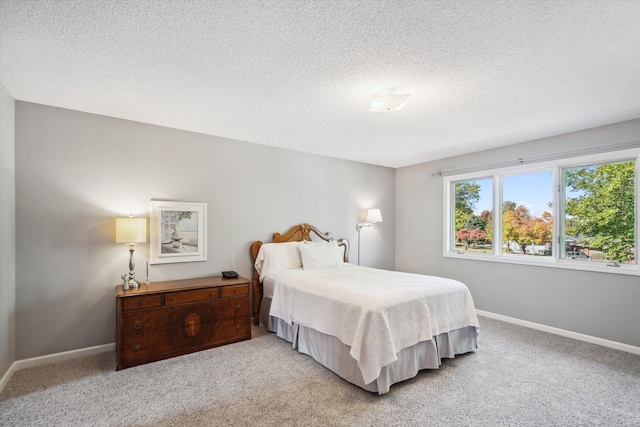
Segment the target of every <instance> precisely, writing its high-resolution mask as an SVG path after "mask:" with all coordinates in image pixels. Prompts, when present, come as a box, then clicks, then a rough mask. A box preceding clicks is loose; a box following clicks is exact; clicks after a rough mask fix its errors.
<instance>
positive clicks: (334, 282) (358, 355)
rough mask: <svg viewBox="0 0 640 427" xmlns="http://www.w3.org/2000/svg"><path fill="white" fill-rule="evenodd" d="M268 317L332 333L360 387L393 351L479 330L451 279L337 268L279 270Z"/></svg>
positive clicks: (464, 292) (463, 290)
mask: <svg viewBox="0 0 640 427" xmlns="http://www.w3.org/2000/svg"><path fill="white" fill-rule="evenodd" d="M271 278H272V279H273V280H274V288H273V301H272V304H271V310H270V313H269V314H270V315H271V316H274V317H277V318H280V319H282V320H284V321H285V322H287V323H288V324H290V325H293V324H294V323H298V324H300V325H303V326H308V327H311V328H313V329H315V330H317V331H319V332H322V333H324V334H327V335H331V336H335V337H337V338H338V339H340V341H342V342H343V343H344V344H346V345H348V346H349V347H350V354H351V356H352V357H353V358H354V359H355V360H356V361H357V363H358V367H359V368H360V370H361V371H362V377H363V380H364V382H365V384H369V383H371V382H372V381H374V380H375V379H376V378H377V377H378V376H379V374H380V371H381V369H382V368H383V367H384V366H387V365H389V364H390V363H393V362H394V361H396V360H397V356H396V354H397V353H398V352H399V351H400V350H402V349H404V348H407V347H410V346H413V345H415V344H416V343H418V342H421V341H428V340H431V339H432V338H433V337H435V336H437V335H440V334H442V333H446V332H450V331H453V330H456V329H460V328H464V327H467V326H474V327H479V323H478V319H477V317H476V314H475V309H474V306H473V300H472V299H471V294H470V293H469V290H468V289H467V287H466V286H465V285H464V284H462V283H460V282H458V281H455V280H451V279H444V278H441V277H434V276H423V275H418V274H410V273H399V272H392V271H386V270H377V269H372V268H367V267H356V266H351V265H350V266H344V267H340V268H334V269H328V270H313V271H308V270H307V271H305V270H283V271H280V272H278V274H277V275H276V276H275V277H271Z"/></svg>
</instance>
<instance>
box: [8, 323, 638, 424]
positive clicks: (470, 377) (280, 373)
mask: <svg viewBox="0 0 640 427" xmlns="http://www.w3.org/2000/svg"><path fill="white" fill-rule="evenodd" d="M480 323H481V326H482V327H481V333H480V337H479V346H480V348H479V350H478V351H477V352H475V353H472V354H468V355H463V356H458V357H456V359H453V360H445V361H444V362H443V364H442V366H441V368H440V369H439V370H434V371H424V372H421V373H420V374H419V375H418V376H417V377H416V378H414V379H411V380H409V381H405V382H403V383H401V384H396V385H394V386H392V387H391V392H390V393H388V394H385V395H382V396H378V395H377V394H372V393H369V392H366V391H364V390H362V389H360V388H358V387H355V386H353V385H351V384H349V383H347V382H346V381H344V380H342V379H340V378H339V377H337V376H336V375H335V374H333V373H332V372H331V371H329V370H327V369H325V368H323V367H322V366H320V365H319V364H318V363H316V362H315V361H314V360H312V359H311V358H310V357H308V356H305V355H302V354H300V353H298V352H296V351H294V350H292V349H291V346H290V344H289V343H287V342H285V341H283V340H280V339H278V338H277V337H275V336H274V335H273V334H265V333H263V332H264V329H260V330H256V331H255V332H254V339H252V340H251V341H245V342H241V343H237V344H232V345H229V346H225V347H219V348H216V349H212V350H207V351H203V352H199V353H194V354H190V355H186V356H182V357H178V358H174V359H169V360H164V361H161V362H156V363H152V364H148V365H143V366H139V367H136V368H131V369H125V370H122V371H118V372H116V371H115V370H114V368H115V354H113V353H106V354H102V355H98V356H91V357H85V358H81V359H75V360H70V361H65V362H60V363H56V364H53V365H47V366H40V367H35V368H30V369H24V370H21V371H17V372H15V373H14V375H13V377H12V379H11V380H10V381H9V383H8V384H7V386H6V388H5V390H4V391H3V392H2V394H0V425H2V426H31V425H42V426H54V425H55V426H62V425H64V426H173V425H188V426H236V425H237V426H418V425H419V426H578V425H580V426H591V425H601V426H640V356H638V355H633V354H629V353H624V352H620V351H616V350H612V349H609V348H605V347H600V346H596V345H593V344H588V343H584V342H580V341H575V340H571V339H568V338H563V337H559V336H556V335H551V334H547V333H544V332H540V331H536V330H532V329H527V328H523V327H520V326H515V325H511V324H507V323H503V322H500V321H497V320H492V319H488V318H484V317H482V318H480ZM256 332H257V333H256Z"/></svg>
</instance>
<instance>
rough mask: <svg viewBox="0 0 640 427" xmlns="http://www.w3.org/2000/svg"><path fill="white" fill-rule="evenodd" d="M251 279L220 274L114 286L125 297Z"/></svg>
mask: <svg viewBox="0 0 640 427" xmlns="http://www.w3.org/2000/svg"><path fill="white" fill-rule="evenodd" d="M249 283H251V280H249V279H245V278H244V277H241V276H239V277H237V278H235V279H225V278H224V277H222V276H210V277H198V278H196V279H182V280H169V281H166V282H151V283H149V285H146V284H144V283H140V287H139V288H137V289H129V290H127V291H125V290H123V289H122V285H119V286H116V296H117V297H118V298H126V297H131V296H139V295H151V294H159V293H164V292H168V291H182V290H186V289H199V288H209V287H211V286H228V285H246V284H249Z"/></svg>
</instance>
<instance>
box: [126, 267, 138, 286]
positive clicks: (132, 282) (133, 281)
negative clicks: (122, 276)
mask: <svg viewBox="0 0 640 427" xmlns="http://www.w3.org/2000/svg"><path fill="white" fill-rule="evenodd" d="M127 283H128V284H129V288H131V289H138V288H139V287H140V282H138V281H137V280H136V276H135V274H134V272H133V271H130V272H129V280H128V281H127Z"/></svg>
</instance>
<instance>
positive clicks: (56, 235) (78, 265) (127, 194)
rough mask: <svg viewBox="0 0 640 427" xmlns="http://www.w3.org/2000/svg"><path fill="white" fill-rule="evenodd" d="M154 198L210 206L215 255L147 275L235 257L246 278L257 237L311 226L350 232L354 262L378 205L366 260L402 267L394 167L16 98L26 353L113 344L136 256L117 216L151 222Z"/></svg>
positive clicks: (19, 281)
mask: <svg viewBox="0 0 640 427" xmlns="http://www.w3.org/2000/svg"><path fill="white" fill-rule="evenodd" d="M248 126H250V124H248ZM152 198H158V199H168V200H176V201H191V202H206V203H208V236H207V237H208V260H207V261H206V262H196V263H181V264H166V265H158V266H151V268H150V275H151V280H152V281H158V280H168V279H177V278H188V277H199V276H205V275H212V274H219V272H220V271H221V270H227V269H230V268H231V256H232V255H231V254H232V253H233V257H234V259H235V268H236V270H237V271H238V272H239V273H240V274H241V275H243V276H245V277H251V276H250V275H251V273H252V265H251V260H250V254H249V247H250V245H251V243H252V242H253V241H255V240H263V241H267V240H270V238H271V235H272V234H273V232H276V231H278V232H284V231H287V230H288V228H289V227H290V226H292V225H295V224H300V223H303V222H308V223H311V224H313V225H316V226H317V227H318V228H320V229H321V230H323V231H331V232H333V234H334V236H336V237H346V238H348V239H350V240H351V242H352V245H353V246H352V251H351V254H352V260H353V261H355V253H356V247H355V246H356V245H355V243H356V240H357V233H356V230H355V225H356V222H357V221H358V217H359V215H361V211H363V210H364V209H367V208H371V207H378V208H380V209H381V210H382V215H383V219H384V223H383V224H380V226H379V227H378V228H377V229H376V230H364V231H363V233H362V253H361V261H362V264H363V265H369V266H374V267H380V268H387V269H393V267H394V262H395V259H394V257H395V226H394V225H395V170H393V169H390V168H383V167H379V166H372V165H367V164H362V163H356V162H350V161H343V160H337V159H332V158H327V157H321V156H315V155H309V154H303V153H299V152H294V151H289V150H282V149H276V148H272V147H267V146H262V145H256V144H250V143H246V142H241V141H233V140H228V139H224V138H218V137H212V136H207V135H202V134H196V133H190V132H185V131H179V130H175V129H168V128H163V127H159V126H152V125H146V124H142V123H137V122H131V121H126V120H120V119H114V118H109V117H104V116H98V115H92V114H87V113H80V112H76V111H70V110H64V109H59V108H54V107H48V106H43V105H37V104H31V103H24V102H17V103H16V214H17V226H16V239H17V263H16V313H17V314H16V337H17V338H16V358H17V359H24V358H29V357H35V356H40V355H45V354H50V353H56V352H60V351H66V350H73V349H78V348H83V347H88V346H93V345H99V344H105V343H111V342H114V341H115V290H114V286H115V285H116V284H118V283H119V277H120V275H121V274H123V273H125V272H126V271H127V269H128V268H127V265H128V257H129V253H128V251H127V248H128V247H127V246H126V245H119V244H116V243H114V241H115V220H114V218H115V217H118V216H126V215H127V214H129V213H132V214H134V215H135V216H142V217H148V216H149V200H150V199H152ZM148 256H149V249H148V245H139V246H138V249H137V250H136V252H135V258H136V263H137V266H138V268H137V275H138V278H144V274H145V273H144V270H145V263H146V261H147V259H148Z"/></svg>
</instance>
